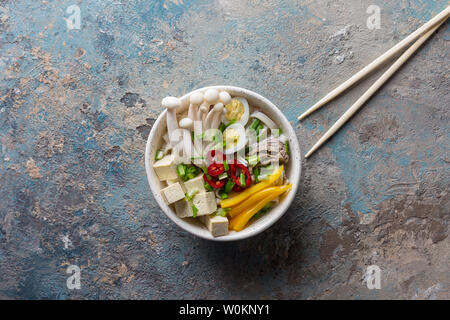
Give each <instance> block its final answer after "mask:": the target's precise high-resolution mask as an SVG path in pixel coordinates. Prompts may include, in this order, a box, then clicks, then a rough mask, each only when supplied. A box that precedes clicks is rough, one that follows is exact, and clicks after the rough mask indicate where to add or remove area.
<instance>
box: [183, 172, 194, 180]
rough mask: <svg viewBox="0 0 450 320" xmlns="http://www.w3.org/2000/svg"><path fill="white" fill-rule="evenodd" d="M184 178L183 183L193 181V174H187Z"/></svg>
mask: <svg viewBox="0 0 450 320" xmlns="http://www.w3.org/2000/svg"><path fill="white" fill-rule="evenodd" d="M185 177H186V180H185V181H188V180H191V179H194V178H195V174H193V173H188V174H186V175H185Z"/></svg>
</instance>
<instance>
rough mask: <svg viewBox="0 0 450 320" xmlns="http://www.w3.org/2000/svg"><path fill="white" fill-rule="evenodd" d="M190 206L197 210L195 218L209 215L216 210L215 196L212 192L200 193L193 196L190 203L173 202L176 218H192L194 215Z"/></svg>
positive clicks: (183, 201) (184, 201)
mask: <svg viewBox="0 0 450 320" xmlns="http://www.w3.org/2000/svg"><path fill="white" fill-rule="evenodd" d="M192 205H194V206H195V207H196V208H197V215H196V217H200V216H205V215H208V214H211V213H213V212H214V211H216V209H217V205H216V196H215V194H214V192H202V193H198V194H196V195H195V196H194V198H193V199H192V203H189V202H188V201H186V200H181V201H178V202H175V212H176V213H177V216H179V217H180V218H187V217H192V216H193V215H194V212H193V210H192Z"/></svg>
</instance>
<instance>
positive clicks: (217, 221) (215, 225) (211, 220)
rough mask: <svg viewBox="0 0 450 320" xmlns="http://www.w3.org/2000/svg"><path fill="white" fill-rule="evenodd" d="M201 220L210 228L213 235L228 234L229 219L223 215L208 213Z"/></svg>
mask: <svg viewBox="0 0 450 320" xmlns="http://www.w3.org/2000/svg"><path fill="white" fill-rule="evenodd" d="M201 221H202V222H203V223H204V224H205V226H206V228H208V230H209V232H211V234H212V235H213V237H219V236H224V235H227V234H228V219H227V218H226V217H222V216H216V215H213V214H211V215H208V216H202V217H201Z"/></svg>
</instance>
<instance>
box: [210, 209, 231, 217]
mask: <svg viewBox="0 0 450 320" xmlns="http://www.w3.org/2000/svg"><path fill="white" fill-rule="evenodd" d="M230 210H231V208H219V209H217V211H216V212H215V213H214V215H216V216H221V217H226V216H227V213H228V211H230Z"/></svg>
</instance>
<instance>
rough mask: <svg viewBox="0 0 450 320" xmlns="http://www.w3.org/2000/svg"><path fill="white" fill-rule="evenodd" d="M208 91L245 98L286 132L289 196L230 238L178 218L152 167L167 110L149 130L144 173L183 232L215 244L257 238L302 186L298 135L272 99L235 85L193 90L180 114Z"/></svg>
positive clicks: (165, 208) (289, 203)
mask: <svg viewBox="0 0 450 320" xmlns="http://www.w3.org/2000/svg"><path fill="white" fill-rule="evenodd" d="M209 88H215V89H217V90H219V91H227V92H229V93H230V94H231V96H240V97H244V98H246V99H247V100H248V101H249V104H250V105H252V106H257V107H258V108H259V109H260V110H261V111H263V112H264V113H265V114H267V115H268V116H269V117H270V118H271V119H272V120H273V121H275V123H277V124H278V125H279V126H280V127H281V129H282V130H283V133H284V134H285V135H286V136H287V137H288V138H289V147H290V152H291V154H290V158H289V162H288V163H287V166H286V168H285V170H286V175H287V178H288V179H289V181H290V182H291V183H292V184H293V187H292V189H291V191H290V192H289V194H288V195H287V196H286V197H285V198H284V199H283V201H281V202H280V203H279V204H278V205H277V206H275V207H274V208H273V209H272V210H270V211H269V212H268V213H266V214H265V215H263V216H261V218H259V219H258V220H256V221H255V222H254V223H252V224H251V225H250V226H248V227H247V228H245V229H244V230H242V231H239V232H235V231H230V232H229V233H228V235H226V236H221V237H213V236H212V235H211V234H210V232H209V231H208V230H207V229H206V227H205V226H204V225H203V224H202V223H201V222H200V221H198V220H197V219H194V218H187V219H186V218H185V219H182V218H179V217H178V216H177V215H176V214H175V212H174V210H172V208H171V207H169V206H168V205H167V204H166V202H165V201H164V199H163V198H162V196H161V192H160V190H161V188H162V184H161V182H160V181H159V179H158V178H157V176H156V174H155V172H154V170H153V168H152V165H153V162H154V159H155V152H156V150H158V148H159V147H160V146H161V145H162V144H163V138H162V136H163V134H164V132H165V130H166V111H165V110H164V111H163V112H162V113H161V114H160V115H159V117H158V119H157V120H156V121H155V123H154V124H153V127H152V130H151V131H150V134H149V137H148V140H147V147H146V149H145V170H146V172H147V179H148V183H149V184H150V189H151V190H152V193H153V195H154V197H155V199H156V201H157V202H158V204H159V206H160V207H161V209H162V211H163V212H164V213H165V214H166V215H167V216H168V217H169V218H170V219H171V220H172V221H173V222H175V223H176V224H177V225H178V226H180V227H181V228H183V229H184V230H186V231H188V232H190V233H192V234H193V235H196V236H198V237H201V238H204V239H208V240H215V241H233V240H240V239H245V238H249V237H251V236H254V235H256V234H258V233H260V232H262V231H264V230H266V229H267V228H268V227H270V226H271V225H272V224H274V223H275V222H276V221H277V220H278V219H279V218H280V217H281V216H282V215H283V214H284V213H285V212H286V210H287V209H288V208H289V206H290V205H291V203H292V201H293V200H294V197H295V194H296V192H297V188H298V185H299V183H300V172H301V153H300V146H299V144H298V141H297V136H296V135H295V132H294V129H293V128H292V126H291V124H290V123H289V121H288V120H287V119H286V118H285V117H284V115H283V113H281V111H280V110H279V109H278V108H277V107H276V106H275V105H274V104H273V103H272V102H270V101H269V100H267V99H266V98H264V97H262V96H261V95H259V94H257V93H255V92H253V91H250V90H247V89H243V88H239V87H232V86H213V87H205V88H201V89H197V90H194V91H192V92H190V93H188V94H186V95H184V96H183V97H182V98H181V101H182V106H181V108H180V111H179V112H182V111H183V110H186V109H187V108H188V105H189V96H190V95H191V94H192V93H193V92H195V91H202V92H204V91H206V90H207V89H209Z"/></svg>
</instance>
